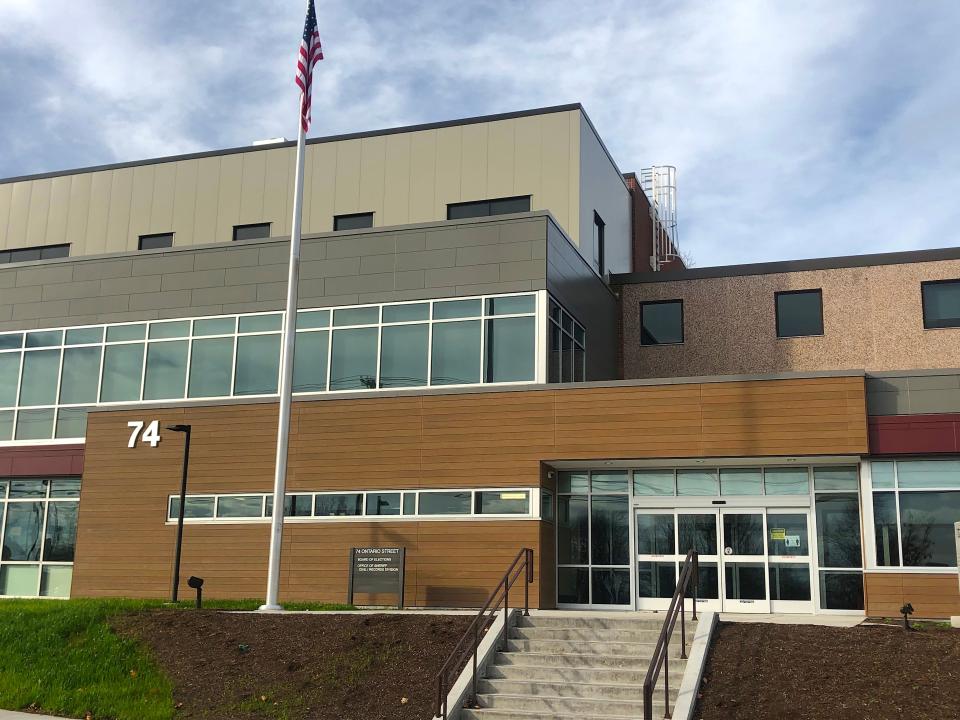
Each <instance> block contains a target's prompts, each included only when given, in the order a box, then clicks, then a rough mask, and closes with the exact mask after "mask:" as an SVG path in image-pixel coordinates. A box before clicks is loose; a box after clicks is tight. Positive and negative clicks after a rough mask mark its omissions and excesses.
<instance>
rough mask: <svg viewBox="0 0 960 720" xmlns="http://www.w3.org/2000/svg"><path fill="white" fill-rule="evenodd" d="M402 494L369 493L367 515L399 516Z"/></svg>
mask: <svg viewBox="0 0 960 720" xmlns="http://www.w3.org/2000/svg"><path fill="white" fill-rule="evenodd" d="M401 508H402V506H401V504H400V493H398V492H397V493H371V492H368V493H367V515H399V514H400V511H401Z"/></svg>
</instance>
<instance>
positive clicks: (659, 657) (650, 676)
mask: <svg viewBox="0 0 960 720" xmlns="http://www.w3.org/2000/svg"><path fill="white" fill-rule="evenodd" d="M691 579H692V580H693V593H692V598H693V618H692V619H693V620H696V619H697V587H698V586H699V584H700V563H699V561H698V560H697V551H696V550H693V549H691V550H690V551H689V552H688V553H687V557H686V559H685V560H684V561H683V567H682V568H680V577H679V578H678V579H677V589H676V590H674V591H673V597H672V598H671V599H670V607H669V608H668V609H667V617H666V618H665V619H664V621H663V629H662V630H661V631H660V637H659V638H658V639H657V646H656V647H655V648H654V649H653V657H652V658H650V667H649V668H647V675H646V677H645V678H644V679H643V720H653V688H654V686H655V685H656V684H657V678H659V677H660V670H661V669H663V671H664V674H663V707H664V713H663V717H665V718H669V717H670V667H669V659H668V658H669V655H670V653H669V650H670V647H669V646H670V638H671V637H672V636H673V629H674V627H676V624H677V615H679V616H680V657H681V658H683V659H684V660H686V659H687V622H686V610H685V609H684V602H683V601H684V600H686V599H687V592H688V586H689V585H690V584H691Z"/></svg>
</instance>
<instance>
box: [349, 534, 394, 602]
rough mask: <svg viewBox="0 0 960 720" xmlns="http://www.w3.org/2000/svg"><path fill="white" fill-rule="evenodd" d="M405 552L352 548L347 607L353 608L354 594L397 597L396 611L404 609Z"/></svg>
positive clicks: (384, 548)
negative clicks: (378, 594)
mask: <svg viewBox="0 0 960 720" xmlns="http://www.w3.org/2000/svg"><path fill="white" fill-rule="evenodd" d="M405 561H406V548H402V547H401V548H392V547H373V548H357V547H354V548H350V575H349V579H348V582H347V603H348V604H349V605H353V594H354V593H355V592H362V593H395V594H396V596H397V609H398V610H399V609H402V608H403V571H404V567H405V565H406V562H405Z"/></svg>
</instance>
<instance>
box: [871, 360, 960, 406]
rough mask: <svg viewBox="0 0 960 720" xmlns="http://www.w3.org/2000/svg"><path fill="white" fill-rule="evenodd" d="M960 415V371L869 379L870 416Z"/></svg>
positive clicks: (877, 376) (873, 376) (918, 373)
mask: <svg viewBox="0 0 960 720" xmlns="http://www.w3.org/2000/svg"><path fill="white" fill-rule="evenodd" d="M956 412H960V370H938V371H934V372H930V373H922V372H919V371H918V372H917V373H915V374H907V373H897V374H889V375H887V374H884V375H868V376H867V414H868V415H927V414H935V413H956Z"/></svg>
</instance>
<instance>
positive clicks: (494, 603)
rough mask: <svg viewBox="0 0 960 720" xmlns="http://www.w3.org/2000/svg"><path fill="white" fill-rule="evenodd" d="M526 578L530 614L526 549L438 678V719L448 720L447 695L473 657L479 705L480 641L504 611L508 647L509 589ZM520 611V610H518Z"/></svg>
mask: <svg viewBox="0 0 960 720" xmlns="http://www.w3.org/2000/svg"><path fill="white" fill-rule="evenodd" d="M521 575H524V583H523V614H524V615H529V614H530V584H531V583H532V582H533V550H531V549H530V548H523V549H521V550H520V552H518V553H517V556H516V557H515V558H514V559H513V562H512V563H511V564H510V567H509V568H508V569H507V572H506V573H504V575H503V579H502V580H500V582H499V583H498V584H497V587H495V588H494V589H493V592H492V593H490V597H488V598H487V602H485V603H484V604H483V607H482V608H480V612H478V613H477V616H476V617H475V618H474V619H473V622H472V623H471V624H470V627H468V628H467V631H466V632H465V633H464V634H463V637H462V638H460V642H458V643H457V644H456V646H455V647H454V648H453V652H451V653H450V657H449V658H447V662H445V663H444V665H443V668H441V670H440V672H439V674H438V675H437V715H439V716H440V717H441V718H443V720H446V718H447V693H448V692H449V691H450V686H451V684H452V682H453V681H454V679H455V678H456V675H457V674H458V673H459V672H460V670H462V669H463V668H464V667H465V666H466V664H467V662H470V656H473V659H472V662H473V685H472V686H471V690H470V692H471V694H470V696H469V699H470V700H471V701H473V702H474V703H475V702H476V699H477V648H479V646H480V640H481V639H482V638H483V636H484V635H485V634H486V632H487V630H488V629H489V627H490V625H491V624H492V623H493V621H494V619H495V618H496V616H497V612H498V611H499V610H500V608H501V606H502V607H503V648H504V649H506V647H507V637H508V635H509V632H510V588H511V587H513V584H514V583H515V582H516V581H517V580H518V579H519V578H520V576H521ZM518 607H519V606H518Z"/></svg>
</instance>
